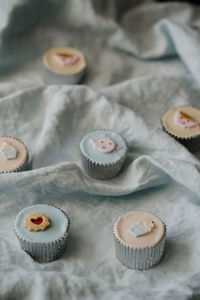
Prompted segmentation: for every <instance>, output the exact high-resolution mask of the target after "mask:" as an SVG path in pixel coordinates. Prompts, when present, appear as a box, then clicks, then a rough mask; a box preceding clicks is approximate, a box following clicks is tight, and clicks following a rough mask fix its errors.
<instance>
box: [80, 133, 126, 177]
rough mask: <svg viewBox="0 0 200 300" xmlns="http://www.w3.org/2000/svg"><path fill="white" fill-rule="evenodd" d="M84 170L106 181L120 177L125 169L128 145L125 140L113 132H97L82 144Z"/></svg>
mask: <svg viewBox="0 0 200 300" xmlns="http://www.w3.org/2000/svg"><path fill="white" fill-rule="evenodd" d="M80 152H81V159H82V164H83V167H84V170H85V171H86V172H87V173H88V174H89V175H90V176H91V177H93V178H95V179H100V180H105V179H111V178H113V177H115V176H116V175H118V174H119V173H120V171H121V169H122V167H123V164H124V161H125V158H126V154H127V145H126V142H125V140H124V138H123V137H122V136H121V135H120V134H118V133H116V132H114V131H111V130H96V131H92V132H90V133H88V134H87V135H86V136H84V137H83V138H82V140H81V142H80Z"/></svg>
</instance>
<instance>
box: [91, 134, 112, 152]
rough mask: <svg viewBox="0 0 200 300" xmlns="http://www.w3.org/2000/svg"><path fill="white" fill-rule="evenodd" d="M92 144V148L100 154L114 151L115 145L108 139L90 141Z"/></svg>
mask: <svg viewBox="0 0 200 300" xmlns="http://www.w3.org/2000/svg"><path fill="white" fill-rule="evenodd" d="M90 142H91V143H92V144H93V146H94V148H96V149H97V150H99V151H100V152H104V153H109V152H113V151H114V150H116V144H115V142H113V140H111V139H110V138H109V137H108V138H104V139H100V140H99V141H94V140H90Z"/></svg>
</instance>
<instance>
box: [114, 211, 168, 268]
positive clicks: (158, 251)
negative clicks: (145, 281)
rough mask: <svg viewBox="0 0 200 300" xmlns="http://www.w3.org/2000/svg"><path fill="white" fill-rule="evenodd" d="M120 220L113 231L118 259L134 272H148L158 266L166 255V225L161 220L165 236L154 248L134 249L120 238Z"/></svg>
mask: <svg viewBox="0 0 200 300" xmlns="http://www.w3.org/2000/svg"><path fill="white" fill-rule="evenodd" d="M130 213H133V212H130ZM130 213H128V214H130ZM128 214H127V215H128ZM124 216H126V215H124ZM124 216H121V217H124ZM121 217H120V218H121ZM120 218H119V219H120ZM156 218H157V217H156ZM119 219H118V220H117V222H116V223H115V225H114V229H113V237H114V247H115V254H116V257H117V259H118V260H119V261H120V262H121V263H122V264H123V265H124V266H126V267H127V268H129V269H134V270H147V269H150V268H152V267H154V266H156V265H157V264H158V263H159V262H160V261H161V259H162V257H163V253H164V248H165V239H166V226H165V224H164V223H163V222H162V221H161V220H160V219H159V220H160V221H161V222H162V224H163V230H164V231H163V236H162V237H161V238H160V240H159V242H157V243H155V245H153V246H149V247H148V246H146V247H144V248H142V247H134V246H133V245H128V244H127V243H126V242H124V241H123V240H122V239H121V238H120V237H119V235H118V234H117V230H116V226H117V224H118V221H119Z"/></svg>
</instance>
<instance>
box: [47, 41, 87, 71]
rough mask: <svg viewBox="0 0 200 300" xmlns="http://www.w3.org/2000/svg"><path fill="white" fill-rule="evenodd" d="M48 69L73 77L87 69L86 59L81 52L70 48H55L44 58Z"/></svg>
mask: <svg viewBox="0 0 200 300" xmlns="http://www.w3.org/2000/svg"><path fill="white" fill-rule="evenodd" d="M43 62H44V65H45V67H46V68H47V69H49V70H50V71H52V72H54V73H57V74H59V75H72V74H76V73H79V72H81V71H82V70H83V69H84V68H85V67H86V59H85V57H84V55H83V54H82V53H81V51H79V50H77V49H75V48H69V47H55V48H51V49H50V50H48V51H47V52H46V53H45V54H44V56H43Z"/></svg>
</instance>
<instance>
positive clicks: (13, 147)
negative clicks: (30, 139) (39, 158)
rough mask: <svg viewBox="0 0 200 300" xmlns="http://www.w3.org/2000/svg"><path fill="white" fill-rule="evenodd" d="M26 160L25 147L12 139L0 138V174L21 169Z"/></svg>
mask: <svg viewBox="0 0 200 300" xmlns="http://www.w3.org/2000/svg"><path fill="white" fill-rule="evenodd" d="M27 158H28V152H27V149H26V147H25V145H24V144H23V143H22V142H21V141H20V140H18V139H16V138H13V137H0V172H2V173H3V172H12V171H15V170H17V169H19V168H20V167H22V166H23V165H24V164H25V162H26V161H27Z"/></svg>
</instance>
